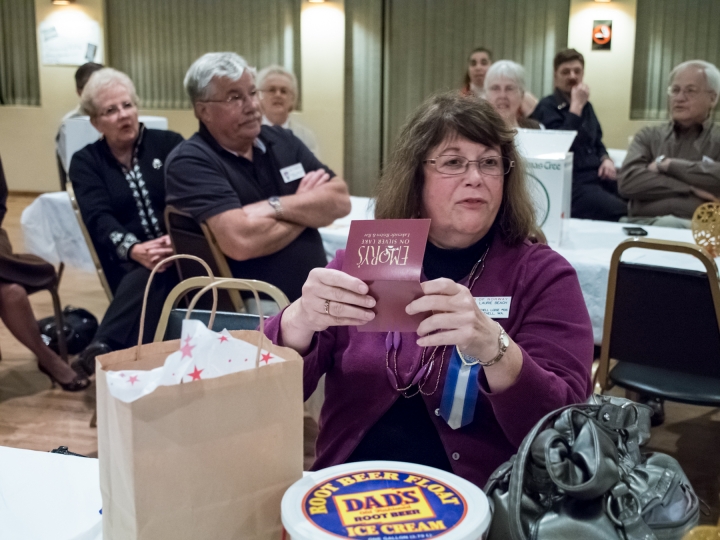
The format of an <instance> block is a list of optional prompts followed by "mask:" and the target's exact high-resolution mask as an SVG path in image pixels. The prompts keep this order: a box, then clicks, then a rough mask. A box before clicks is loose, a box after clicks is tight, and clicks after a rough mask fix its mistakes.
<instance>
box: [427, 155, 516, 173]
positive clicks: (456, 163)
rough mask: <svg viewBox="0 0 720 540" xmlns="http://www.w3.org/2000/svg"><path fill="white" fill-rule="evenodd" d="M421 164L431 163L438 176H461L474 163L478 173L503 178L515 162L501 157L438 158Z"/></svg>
mask: <svg viewBox="0 0 720 540" xmlns="http://www.w3.org/2000/svg"><path fill="white" fill-rule="evenodd" d="M423 163H431V164H432V165H433V166H434V167H435V170H436V171H437V172H439V173H440V174H448V175H455V174H463V173H465V172H467V170H468V167H469V166H470V164H471V163H475V164H476V165H477V166H478V169H480V172H481V173H483V174H487V175H488V176H504V175H506V174H507V173H509V172H510V169H512V168H513V167H514V166H515V162H514V161H512V160H511V159H509V158H506V157H501V156H491V157H486V158H483V159H478V160H472V159H467V158H464V157H462V156H438V157H436V158H434V159H426V160H425V161H423Z"/></svg>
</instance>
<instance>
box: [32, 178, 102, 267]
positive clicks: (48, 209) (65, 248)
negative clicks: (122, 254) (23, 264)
mask: <svg viewBox="0 0 720 540" xmlns="http://www.w3.org/2000/svg"><path fill="white" fill-rule="evenodd" d="M20 224H21V225H22V231H23V237H24V240H25V250H26V251H27V252H29V253H33V254H34V255H37V256H38V257H42V258H43V259H45V260H46V261H47V262H49V263H51V264H54V265H56V266H57V265H58V264H59V263H61V262H64V263H65V264H66V265H67V266H73V267H75V268H79V269H81V270H84V271H86V272H95V265H94V264H93V262H92V258H91V257H90V251H89V250H88V247H87V244H86V243H85V238H84V237H83V235H82V231H81V230H80V226H79V225H78V222H77V218H76V217H75V213H74V212H73V209H72V204H71V203H70V197H69V196H68V194H67V193H66V192H65V191H58V192H55V193H43V194H42V195H40V196H39V197H38V198H37V199H35V200H34V201H33V202H32V203H30V205H28V207H27V208H25V210H23V213H22V216H21V217H20Z"/></svg>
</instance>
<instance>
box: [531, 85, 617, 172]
mask: <svg viewBox="0 0 720 540" xmlns="http://www.w3.org/2000/svg"><path fill="white" fill-rule="evenodd" d="M530 118H534V119H535V120H537V121H538V122H540V123H541V124H542V125H544V126H545V127H546V128H547V129H562V130H573V131H577V136H576V137H575V140H574V141H573V143H572V146H571V147H570V151H571V152H573V169H574V171H575V173H582V172H588V171H589V172H594V173H595V174H596V175H597V170H598V169H599V168H600V164H601V163H602V161H603V159H605V158H606V157H607V155H608V153H607V150H606V149H605V145H604V144H603V142H602V136H603V133H602V128H601V127H600V121H599V120H598V118H597V116H595V109H593V106H592V104H591V103H590V102H589V101H588V102H587V103H586V104H585V107H583V110H582V116H577V115H576V114H573V113H571V112H570V102H569V101H568V99H567V96H566V95H565V94H563V93H562V92H561V91H560V90H559V89H558V88H556V89H555V92H554V93H552V94H551V95H549V96H546V97H544V98H542V99H541V100H540V103H538V104H537V107H535V110H534V111H533V112H532V114H531V115H530Z"/></svg>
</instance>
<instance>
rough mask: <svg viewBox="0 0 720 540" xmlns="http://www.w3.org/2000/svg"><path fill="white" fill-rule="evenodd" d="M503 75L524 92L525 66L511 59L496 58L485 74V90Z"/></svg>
mask: <svg viewBox="0 0 720 540" xmlns="http://www.w3.org/2000/svg"><path fill="white" fill-rule="evenodd" d="M503 77H505V78H506V79H510V80H511V81H513V82H514V83H515V84H516V85H517V87H518V88H519V89H520V91H521V92H523V93H525V68H524V67H522V66H521V65H520V64H518V63H517V62H513V61H512V60H498V61H497V62H495V63H494V64H492V65H491V66H490V69H488V70H487V73H486V74H485V91H486V92H487V91H488V88H490V85H491V84H492V83H493V82H495V81H496V80H498V79H500V78H503Z"/></svg>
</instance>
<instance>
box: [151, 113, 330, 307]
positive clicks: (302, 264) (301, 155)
mask: <svg viewBox="0 0 720 540" xmlns="http://www.w3.org/2000/svg"><path fill="white" fill-rule="evenodd" d="M297 163H302V166H303V168H304V169H305V172H306V173H308V172H310V171H315V170H317V169H325V170H326V171H327V172H328V173H329V174H330V176H331V177H332V176H335V173H333V172H332V171H331V170H330V169H329V168H328V167H326V166H325V165H323V164H322V163H320V161H318V159H317V158H316V157H315V155H314V154H313V153H312V152H310V150H308V148H307V147H306V146H305V145H304V144H303V143H302V142H301V141H300V139H298V138H297V137H295V135H293V134H292V132H290V131H288V130H286V129H283V128H281V127H279V126H272V127H271V126H262V128H261V131H260V136H259V137H258V139H257V140H256V143H255V146H254V147H253V159H252V161H250V160H248V159H246V158H244V157H242V156H236V155H234V154H232V153H231V152H228V151H227V150H225V149H224V148H222V147H221V146H220V145H219V144H218V143H217V141H216V140H215V139H214V138H213V137H212V135H210V132H209V131H208V130H207V128H206V127H205V126H204V125H203V124H202V123H201V124H200V130H199V131H198V132H197V133H195V135H193V136H192V137H191V138H190V139H188V140H187V141H185V142H184V143H182V144H180V145H179V146H178V147H177V148H176V149H175V150H174V151H173V152H172V153H171V154H170V156H168V159H167V165H166V167H165V182H166V193H167V204H169V205H172V206H174V207H175V208H178V209H180V210H182V211H184V212H188V213H189V214H191V215H192V216H193V217H194V218H195V219H196V220H197V221H198V222H199V223H200V222H203V221H207V219H208V218H210V217H212V216H216V215H218V214H221V213H223V212H226V211H228V210H232V209H235V208H241V207H242V206H243V205H245V204H251V203H254V202H258V201H263V200H267V199H268V198H269V197H272V196H282V195H293V194H294V193H295V192H296V191H297V188H298V185H299V184H300V179H298V180H295V181H292V182H288V183H285V181H284V180H283V178H282V176H281V174H280V169H283V168H285V167H289V166H291V165H295V164H297ZM228 263H229V265H230V270H231V271H232V273H233V276H235V277H237V278H246V279H259V280H262V281H267V282H268V283H272V284H273V285H275V286H277V287H279V288H280V289H281V290H282V291H283V292H284V293H285V294H286V295H287V297H288V298H289V299H290V301H294V300H296V299H297V298H299V297H300V295H301V294H302V286H303V283H305V280H306V279H307V276H308V273H309V272H310V270H312V269H313V268H317V267H319V266H325V265H326V264H327V260H326V258H325V250H324V249H323V244H322V239H321V238H320V233H319V232H318V231H317V229H310V228H306V229H305V230H304V231H303V232H302V233H301V234H300V236H298V237H297V238H296V239H295V240H294V241H293V242H292V243H290V244H289V245H287V246H286V247H284V248H283V249H281V250H280V251H278V252H276V253H273V254H272V255H267V256H265V257H258V258H256V259H250V260H247V261H236V260H234V259H231V258H230V257H228Z"/></svg>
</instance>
